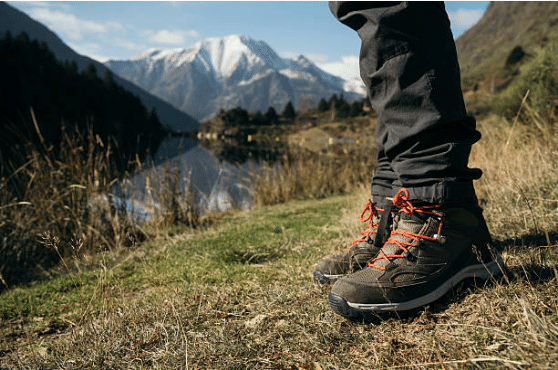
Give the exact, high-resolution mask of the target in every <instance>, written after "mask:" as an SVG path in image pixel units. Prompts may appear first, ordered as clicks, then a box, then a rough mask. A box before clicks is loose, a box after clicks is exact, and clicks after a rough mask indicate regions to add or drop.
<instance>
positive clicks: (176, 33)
mask: <svg viewBox="0 0 558 370" xmlns="http://www.w3.org/2000/svg"><path fill="white" fill-rule="evenodd" d="M143 35H144V36H145V37H147V40H148V41H150V42H153V43H155V44H165V45H184V44H186V39H187V38H198V37H199V36H200V35H199V33H198V32H197V31H194V30H191V31H184V30H160V31H152V30H146V31H144V32H143Z"/></svg>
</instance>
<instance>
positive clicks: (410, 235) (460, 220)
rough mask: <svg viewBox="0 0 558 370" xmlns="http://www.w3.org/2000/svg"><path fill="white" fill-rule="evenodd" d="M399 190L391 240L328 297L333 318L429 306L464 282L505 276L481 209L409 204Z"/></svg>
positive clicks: (362, 315) (405, 196) (334, 288)
mask: <svg viewBox="0 0 558 370" xmlns="http://www.w3.org/2000/svg"><path fill="white" fill-rule="evenodd" d="M408 198H409V192H408V191H407V190H406V189H401V190H400V191H399V192H398V193H397V195H396V196H395V197H394V198H393V200H392V201H393V203H394V205H395V206H396V207H397V208H398V209H399V211H398V214H397V215H396V216H395V217H394V220H393V229H392V231H391V234H390V236H389V238H388V240H387V241H386V243H385V244H384V246H383V247H382V249H381V250H380V252H379V253H378V255H377V256H376V257H375V258H373V259H372V260H370V261H369V262H368V264H367V266H366V267H365V268H363V269H361V270H359V271H357V272H355V273H353V274H350V275H347V276H345V277H343V278H341V279H339V280H337V282H336V283H335V285H334V286H333V287H332V290H331V293H330V294H329V304H330V306H331V308H332V309H333V311H334V312H336V313H338V314H339V315H341V316H344V317H348V318H366V317H367V316H368V315H369V314H373V313H377V312H383V311H406V310H411V309H414V308H417V307H421V306H424V305H426V304H428V303H431V302H433V301H435V300H437V299H438V298H440V297H442V296H443V295H444V294H445V293H447V292H448V291H449V290H450V289H451V288H452V287H453V286H454V285H456V284H457V283H459V282H460V281H462V280H463V279H465V278H469V277H473V278H481V279H488V278H490V277H492V276H496V275H499V274H501V273H502V270H503V263H502V259H501V257H500V256H499V254H498V253H497V252H496V251H490V249H489V243H490V234H489V232H488V228H487V227H486V223H485V221H484V218H483V216H482V210H481V208H480V207H478V206H477V205H472V204H463V205H462V206H460V207H451V208H450V207H440V206H434V205H429V204H425V203H420V202H414V201H413V202H411V201H409V199H408Z"/></svg>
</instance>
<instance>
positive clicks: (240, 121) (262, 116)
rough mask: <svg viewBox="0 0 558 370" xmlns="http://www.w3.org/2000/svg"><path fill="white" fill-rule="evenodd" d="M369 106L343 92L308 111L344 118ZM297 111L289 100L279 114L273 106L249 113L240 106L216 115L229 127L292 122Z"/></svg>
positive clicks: (366, 102)
mask: <svg viewBox="0 0 558 370" xmlns="http://www.w3.org/2000/svg"><path fill="white" fill-rule="evenodd" d="M369 106H370V104H369V103H368V100H367V98H364V99H362V100H356V101H353V102H351V103H349V102H348V101H347V100H345V98H344V97H343V94H340V95H337V94H333V95H332V96H331V97H330V98H329V100H326V99H325V98H321V99H320V101H319V102H318V104H317V105H316V106H315V107H314V108H313V109H311V110H310V113H323V112H328V111H329V112H331V114H332V119H344V118H351V117H358V116H362V115H366V114H367V112H368V111H369V109H367V108H365V107H369ZM299 113H300V112H297V111H296V110H295V108H294V105H293V103H292V102H291V101H290V100H289V101H288V102H287V104H286V105H285V108H284V109H283V111H282V112H281V114H278V113H277V111H276V110H275V108H274V107H269V108H268V109H267V111H266V112H265V113H262V112H261V111H257V112H255V113H250V112H248V111H247V110H245V109H243V108H241V107H236V108H233V109H229V110H227V111H225V110H223V109H221V111H220V113H219V115H218V117H219V118H220V119H221V120H222V121H223V122H224V123H225V125H226V126H230V127H238V126H246V125H253V126H268V125H275V124H278V123H279V122H282V123H286V124H288V123H293V122H294V120H295V118H296V117H297V116H299Z"/></svg>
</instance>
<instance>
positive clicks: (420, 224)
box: [374, 213, 435, 267]
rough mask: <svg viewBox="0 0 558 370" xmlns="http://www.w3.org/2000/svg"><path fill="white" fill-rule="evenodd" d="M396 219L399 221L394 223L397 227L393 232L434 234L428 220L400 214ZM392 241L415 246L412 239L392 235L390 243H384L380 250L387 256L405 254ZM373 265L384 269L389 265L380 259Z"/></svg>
mask: <svg viewBox="0 0 558 370" xmlns="http://www.w3.org/2000/svg"><path fill="white" fill-rule="evenodd" d="M398 218H399V220H398V221H397V222H396V224H397V226H396V227H395V230H400V231H406V232H410V233H413V234H419V235H432V234H433V233H434V232H435V227H433V226H434V225H432V223H431V222H428V220H424V219H421V218H420V217H418V216H416V215H408V214H406V213H401V214H400V215H399V217H398ZM430 229H432V230H430ZM393 240H396V241H399V242H406V243H413V244H417V242H416V241H415V240H414V239H411V238H409V237H407V236H405V235H401V234H398V233H392V234H391V236H390V242H389V243H386V244H385V245H384V246H383V248H382V251H383V252H384V253H385V254H386V255H387V256H390V255H401V254H403V253H404V252H405V251H404V250H403V249H402V248H401V247H400V246H399V245H397V244H396V243H393V242H392V241H393ZM404 246H405V248H407V249H409V248H412V247H409V246H407V245H404ZM391 259H392V258H390V260H391ZM374 264H375V265H377V266H383V267H385V266H387V265H388V264H389V262H388V261H387V260H386V259H385V258H382V259H379V260H377V261H376V262H374Z"/></svg>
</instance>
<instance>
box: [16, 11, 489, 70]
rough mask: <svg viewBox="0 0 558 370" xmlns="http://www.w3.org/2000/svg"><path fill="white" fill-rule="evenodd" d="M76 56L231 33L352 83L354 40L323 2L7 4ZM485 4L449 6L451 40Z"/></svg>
mask: <svg viewBox="0 0 558 370" xmlns="http://www.w3.org/2000/svg"><path fill="white" fill-rule="evenodd" d="M8 3H9V4H10V5H12V6H14V7H15V8H17V9H19V10H21V11H23V12H24V13H26V14H28V15H29V16H30V17H31V18H33V19H35V20H36V21H39V22H40V23H42V24H44V25H45V26H47V27H48V28H49V29H51V30H52V31H54V32H55V33H56V34H57V35H58V36H59V37H60V38H61V39H62V41H64V42H65V43H66V44H67V45H68V46H70V47H71V48H72V49H74V50H75V51H76V52H78V53H79V54H82V55H86V56H88V57H90V58H93V59H96V60H98V61H100V62H104V61H107V60H110V59H113V60H124V59H130V58H132V57H133V56H135V55H138V54H141V53H142V52H144V51H146V50H148V49H150V48H158V49H175V48H187V47H190V46H192V45H193V44H195V43H196V42H197V41H200V40H203V39H206V38H209V37H223V36H228V35H232V34H237V35H243V36H248V37H251V38H253V39H256V40H262V41H265V42H266V43H267V44H268V45H269V46H271V48H273V49H274V50H275V51H276V52H277V53H278V54H279V55H280V56H281V57H284V58H292V57H296V56H299V55H304V56H306V57H307V58H309V59H310V60H311V61H313V62H314V63H315V64H316V65H318V66H319V67H320V68H322V69H324V70H326V71H327V72H330V73H332V74H334V75H337V76H340V77H343V78H346V79H350V78H355V77H358V55H359V50H360V39H359V37H358V35H357V33H356V32H355V31H353V30H352V29H350V28H349V27H347V26H345V25H343V24H341V23H340V22H339V21H337V20H336V19H335V18H334V17H333V15H332V14H331V13H330V11H329V7H328V4H327V2H324V1H202V2H198V1H83V2H81V1H78V2H75V1H56V2H54V1H52V2H51V1H46V2H38V1H33V2H24V1H21V2H20V1H9V2H8ZM488 3H489V2H488V1H447V2H446V10H447V12H448V15H449V17H450V21H451V24H452V32H453V35H454V38H458V37H459V36H460V35H461V34H462V33H463V32H465V31H466V30H467V29H469V28H470V27H471V26H473V25H474V24H475V23H476V22H477V21H478V20H479V19H480V18H481V17H482V15H483V13H484V11H485V9H486V7H487V6H488Z"/></svg>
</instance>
